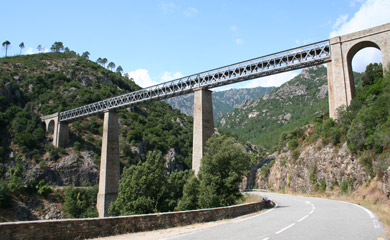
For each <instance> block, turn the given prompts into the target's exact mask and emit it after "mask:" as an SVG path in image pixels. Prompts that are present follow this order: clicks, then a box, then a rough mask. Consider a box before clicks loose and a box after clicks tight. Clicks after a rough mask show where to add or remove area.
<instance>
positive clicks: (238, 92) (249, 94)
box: [165, 87, 274, 121]
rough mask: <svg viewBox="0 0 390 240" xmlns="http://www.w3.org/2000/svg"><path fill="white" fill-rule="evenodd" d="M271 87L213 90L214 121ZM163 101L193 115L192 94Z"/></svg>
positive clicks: (271, 88)
mask: <svg viewBox="0 0 390 240" xmlns="http://www.w3.org/2000/svg"><path fill="white" fill-rule="evenodd" d="M273 89H274V87H256V88H244V89H229V90H226V91H215V92H213V95H212V97H213V115H214V121H217V120H218V119H220V118H221V117H222V116H223V115H224V114H226V113H228V112H230V111H232V110H233V109H234V108H237V107H239V106H240V105H242V104H243V103H245V102H248V101H251V100H254V99H257V98H259V97H262V96H263V95H264V94H266V93H268V92H270V91H272V90H273ZM165 102H167V103H169V104H170V105H171V106H172V107H173V108H176V109H179V110H180V111H181V112H182V113H185V114H187V115H188V116H193V114H194V94H187V95H183V96H178V97H174V98H169V99H166V100H165Z"/></svg>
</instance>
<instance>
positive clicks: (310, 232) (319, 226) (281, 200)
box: [165, 193, 387, 240]
mask: <svg viewBox="0 0 390 240" xmlns="http://www.w3.org/2000/svg"><path fill="white" fill-rule="evenodd" d="M254 194H259V195H261V196H266V197H268V198H269V199H272V200H273V201H274V202H275V203H276V204H277V205H276V207H275V208H272V209H269V210H266V211H263V212H261V213H259V214H257V215H254V216H251V217H248V218H244V219H240V220H237V221H233V222H230V223H227V224H223V225H219V226H215V227H211V228H207V229H202V230H199V231H194V232H189V233H185V234H181V235H176V236H171V237H168V238H165V239H166V240H173V239H175V240H176V239H178V240H179V239H186V240H187V239H221V240H222V239H223V240H227V239H235V240H236V239H253V240H274V239H275V240H276V239H289V240H291V239H310V240H314V239H315V240H321V239H326V240H332V239H335V240H336V239H337V240H340V239H342V240H347V239H351V240H352V239H353V240H359V239H361V240H369V239H373V240H382V239H387V238H386V234H385V231H384V229H383V226H382V224H381V223H380V222H379V220H378V218H377V217H376V215H375V214H373V213H372V212H371V211H369V210H368V209H366V208H363V207H361V206H358V205H355V204H352V203H347V202H342V201H335V200H328V199H320V198H309V197H299V196H298V197H297V196H291V195H285V194H276V193H254Z"/></svg>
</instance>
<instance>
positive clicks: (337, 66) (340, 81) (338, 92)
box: [327, 37, 355, 119]
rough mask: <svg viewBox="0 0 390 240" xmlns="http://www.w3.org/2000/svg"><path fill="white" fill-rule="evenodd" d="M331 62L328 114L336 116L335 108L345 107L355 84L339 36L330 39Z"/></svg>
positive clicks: (350, 98)
mask: <svg viewBox="0 0 390 240" xmlns="http://www.w3.org/2000/svg"><path fill="white" fill-rule="evenodd" d="M330 47H331V52H332V62H330V63H328V64H327V66H328V90H329V91H328V92H329V115H330V117H331V118H334V119H336V118H337V109H338V108H340V107H347V106H349V104H350V103H351V100H352V98H353V97H354V94H355V85H354V83H353V80H352V77H353V76H350V68H351V66H349V65H350V64H349V63H348V61H347V58H346V54H345V53H343V48H342V42H341V38H340V37H334V38H331V39H330Z"/></svg>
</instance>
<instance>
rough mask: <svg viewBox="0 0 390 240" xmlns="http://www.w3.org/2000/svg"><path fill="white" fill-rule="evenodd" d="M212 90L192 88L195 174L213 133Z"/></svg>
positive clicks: (193, 166)
mask: <svg viewBox="0 0 390 240" xmlns="http://www.w3.org/2000/svg"><path fill="white" fill-rule="evenodd" d="M211 95H212V92H211V91H210V90H208V89H202V88H198V89H195V90H194V129H193V145H192V146H193V147H192V170H194V171H195V174H196V175H197V174H198V172H199V169H200V165H201V159H202V158H203V154H204V150H205V144H206V141H207V140H208V139H209V138H210V137H211V135H213V133H214V119H213V101H212V98H211Z"/></svg>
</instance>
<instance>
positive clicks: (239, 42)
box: [236, 38, 244, 45]
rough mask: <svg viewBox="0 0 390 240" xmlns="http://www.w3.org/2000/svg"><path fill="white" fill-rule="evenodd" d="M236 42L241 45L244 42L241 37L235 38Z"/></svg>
mask: <svg viewBox="0 0 390 240" xmlns="http://www.w3.org/2000/svg"><path fill="white" fill-rule="evenodd" d="M236 43H237V44H238V45H242V44H244V40H242V39H241V38H237V39H236Z"/></svg>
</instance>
